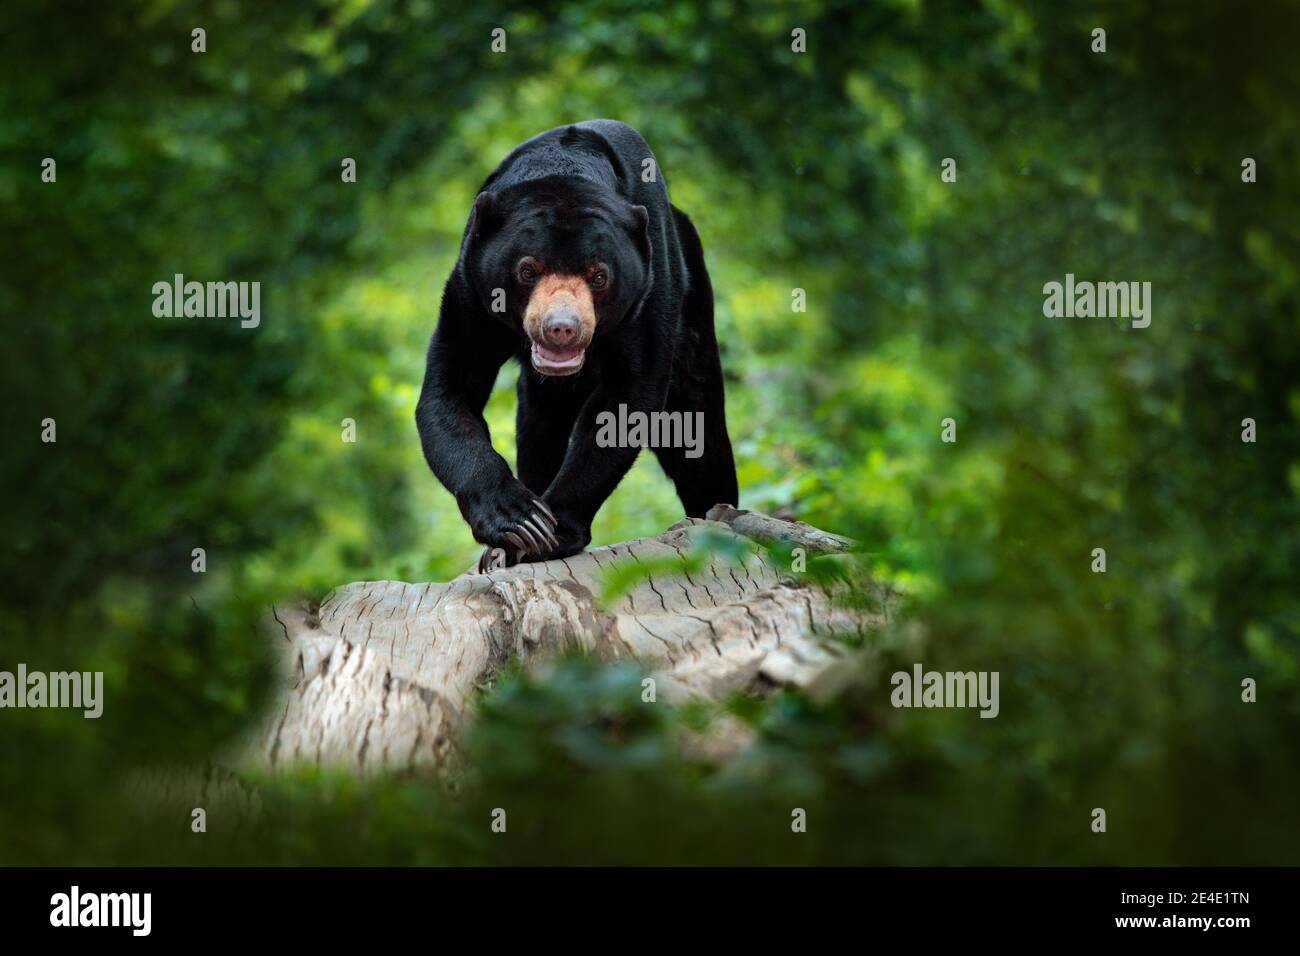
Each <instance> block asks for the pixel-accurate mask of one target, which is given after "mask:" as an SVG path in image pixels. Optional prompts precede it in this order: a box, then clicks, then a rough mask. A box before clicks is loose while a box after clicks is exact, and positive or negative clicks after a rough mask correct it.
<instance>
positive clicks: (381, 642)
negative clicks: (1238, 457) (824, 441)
mask: <svg viewBox="0 0 1300 956" xmlns="http://www.w3.org/2000/svg"><path fill="white" fill-rule="evenodd" d="M724 507H726V506H719V508H715V509H713V510H712V511H710V517H711V518H715V517H716V518H720V519H721V520H720V521H712V520H711V521H700V520H696V519H685V520H683V521H680V522H678V523H677V524H675V525H673V526H672V527H671V528H669V529H668V530H667V531H666V532H664V533H663V534H661V535H659V536H657V537H653V538H639V539H637V540H634V541H628V542H624V543H622V544H617V545H612V546H609V547H603V548H595V549H592V550H589V551H587V552H585V553H583V554H579V555H574V556H573V557H570V558H565V559H562V560H554V561H548V562H545V563H537V564H521V565H517V566H516V567H513V568H508V569H505V570H499V571H491V572H489V573H486V574H475V573H465V574H462V575H460V576H459V577H457V578H455V579H453V580H452V581H450V582H447V583H446V584H407V583H404V582H401V581H368V582H359V583H355V584H348V585H345V586H343V587H340V588H337V589H336V590H334V591H333V592H332V593H331V594H330V595H329V596H328V597H327V598H326V600H325V601H324V603H322V604H321V605H320V607H319V608H312V607H309V606H306V605H295V606H286V607H278V608H276V609H275V610H274V621H273V624H272V628H271V630H272V631H273V633H274V634H275V635H276V639H277V641H278V643H279V644H280V648H281V650H282V651H283V654H284V663H285V666H286V670H287V672H288V683H289V686H288V687H287V688H286V690H285V692H284V695H283V698H282V700H281V701H280V703H279V706H278V709H277V711H276V713H275V715H274V717H273V719H272V720H270V721H269V722H268V725H267V727H266V728H265V730H264V732H263V733H262V734H261V735H260V737H259V739H258V741H257V742H256V747H255V749H256V759H257V760H258V761H259V762H260V763H262V764H263V765H264V766H268V767H269V768H271V769H276V768H280V767H284V766H287V765H291V764H294V763H313V764H320V765H329V766H344V767H350V768H353V769H355V770H358V771H360V772H362V773H368V772H373V771H377V770H396V769H414V768H431V767H437V766H439V765H441V764H443V763H444V762H445V761H446V759H447V758H448V756H450V754H451V753H452V750H453V748H454V747H455V744H456V739H457V737H458V735H459V733H460V730H461V727H462V724H463V722H464V719H465V714H466V712H467V709H468V705H469V703H470V701H471V699H472V697H473V695H474V693H475V691H476V688H478V687H479V686H481V685H482V684H484V683H485V682H488V681H490V680H491V679H492V677H493V676H494V675H495V674H496V673H497V672H499V671H500V670H501V668H502V667H504V666H505V665H506V664H507V663H509V662H510V661H512V660H516V659H519V660H523V661H525V662H532V661H538V660H544V659H545V658H547V657H549V656H553V655H555V654H557V653H559V652H562V651H564V650H569V649H576V650H582V651H585V652H588V653H591V654H594V655H596V656H597V657H599V658H602V659H607V660H624V659H628V658H632V659H635V660H637V661H639V662H641V663H642V664H643V665H644V666H645V667H646V668H647V669H648V670H649V671H650V672H651V676H653V677H654V678H655V680H656V684H657V696H658V700H660V701H664V702H668V703H678V702H681V701H684V700H686V699H689V698H692V697H702V698H706V699H710V700H717V699H719V698H721V697H723V696H724V695H726V694H728V693H730V692H732V691H736V690H755V689H770V688H773V687H780V686H800V687H808V686H811V685H812V684H813V683H814V682H815V681H817V680H818V679H819V677H821V676H822V675H824V674H826V673H827V672H828V671H831V670H833V668H834V665H835V664H836V662H837V659H838V658H839V657H841V656H842V654H843V650H842V643H841V642H840V641H837V640H836V639H835V638H836V636H837V635H839V636H841V637H842V636H843V635H845V634H854V633H860V632H862V631H866V630H872V629H876V628H879V627H880V626H882V625H883V624H884V623H885V617H884V613H887V608H886V612H884V613H868V612H866V611H864V610H863V609H862V608H860V607H851V606H847V604H846V602H843V601H835V600H833V594H832V592H830V591H827V590H824V589H822V588H820V587H816V586H813V585H812V584H809V583H807V582H801V581H799V580H797V579H796V576H795V575H794V574H792V573H790V572H783V571H780V570H778V569H777V568H774V567H773V566H772V565H771V563H770V559H769V558H768V557H767V556H766V555H763V554H761V553H754V554H751V555H750V556H749V557H747V558H746V560H745V561H744V563H743V564H734V563H731V562H729V561H727V560H726V559H724V558H721V557H718V558H716V559H715V560H714V561H713V562H712V563H710V564H707V565H706V566H705V567H704V568H703V569H701V570H699V571H694V572H691V573H689V574H683V573H681V572H680V571H678V572H674V573H672V574H668V573H655V574H653V575H651V576H650V577H648V578H646V579H644V580H643V581H641V582H640V583H638V585H637V586H636V587H635V588H633V589H632V590H631V591H629V592H628V593H626V594H625V595H623V596H622V597H621V598H619V599H617V600H616V601H615V602H614V603H613V605H612V606H610V607H608V608H602V607H601V606H600V605H599V603H598V602H597V600H596V597H595V595H597V594H599V593H600V590H601V585H602V576H603V574H604V572H605V571H606V570H607V569H608V568H609V567H610V566H612V565H613V564H614V563H615V562H620V561H638V562H639V561H645V560H648V559H660V558H663V557H672V556H674V555H680V556H682V557H685V556H686V555H687V554H688V553H689V551H690V546H691V542H690V537H689V535H690V533H691V530H692V529H693V528H698V527H711V528H714V529H715V530H718V531H720V532H723V533H735V532H736V531H739V532H742V533H748V534H752V536H753V537H754V538H755V539H756V540H762V541H771V540H775V539H776V538H784V539H786V540H790V541H792V543H795V544H796V545H800V546H803V547H805V548H807V549H808V551H809V553H810V555H816V554H822V553H828V552H836V553H837V552H841V551H843V550H846V549H847V548H849V547H852V542H851V541H849V540H848V539H846V538H841V537H839V536H836V535H829V534H827V533H826V532H822V531H819V530H818V529H816V528H812V527H811V526H809V525H804V524H802V523H799V522H785V521H781V520H780V519H776V518H770V517H767V516H766V515H757V514H755V513H753V512H740V511H736V509H734V508H732V509H728V510H727V511H722V510H720V509H722V508H724ZM760 519H761V520H760Z"/></svg>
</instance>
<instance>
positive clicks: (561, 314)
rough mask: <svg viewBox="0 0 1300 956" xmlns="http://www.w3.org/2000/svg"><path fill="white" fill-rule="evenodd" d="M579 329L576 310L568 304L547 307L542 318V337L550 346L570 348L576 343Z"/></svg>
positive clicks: (579, 324) (579, 322) (580, 324)
mask: <svg viewBox="0 0 1300 956" xmlns="http://www.w3.org/2000/svg"><path fill="white" fill-rule="evenodd" d="M581 330H582V322H581V321H580V320H579V318H578V310H577V309H575V308H572V307H570V306H568V305H561V306H557V307H556V308H553V309H548V310H547V312H546V315H545V316H544V317H543V318H542V339H543V340H544V341H545V343H546V344H547V345H549V346H551V348H556V349H568V348H572V347H573V346H574V345H575V344H576V343H577V341H578V334H579V333H580V332H581Z"/></svg>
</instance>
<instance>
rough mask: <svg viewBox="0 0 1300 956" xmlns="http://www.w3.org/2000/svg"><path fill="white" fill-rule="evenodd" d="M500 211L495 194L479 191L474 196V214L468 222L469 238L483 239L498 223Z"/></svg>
mask: <svg viewBox="0 0 1300 956" xmlns="http://www.w3.org/2000/svg"><path fill="white" fill-rule="evenodd" d="M500 220H501V211H500V207H499V206H498V204H497V194H496V193H493V192H481V193H479V194H478V195H477V196H475V197H474V214H473V216H472V217H471V219H470V222H469V234H470V236H471V238H474V239H483V238H485V237H486V236H488V235H489V234H490V233H491V232H492V231H493V230H495V229H496V227H497V226H498V225H500Z"/></svg>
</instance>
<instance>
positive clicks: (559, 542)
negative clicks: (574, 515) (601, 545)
mask: <svg viewBox="0 0 1300 956" xmlns="http://www.w3.org/2000/svg"><path fill="white" fill-rule="evenodd" d="M553 537H554V538H555V542H554V543H553V544H552V545H551V547H550V549H549V550H548V551H545V552H543V553H541V554H537V553H529V554H521V555H520V556H519V557H518V559H517V560H518V561H522V562H524V563H528V562H535V561H550V560H553V559H555V558H567V557H568V556H569V555H571V554H579V553H580V552H581V551H582V550H583V549H584V548H585V547H587V545H589V544H591V525H590V524H588V523H586V522H583V521H578V520H575V519H571V518H569V517H568V516H567V515H565V514H564V512H562V511H561V512H559V513H558V514H557V515H556V524H555V531H554V533H553Z"/></svg>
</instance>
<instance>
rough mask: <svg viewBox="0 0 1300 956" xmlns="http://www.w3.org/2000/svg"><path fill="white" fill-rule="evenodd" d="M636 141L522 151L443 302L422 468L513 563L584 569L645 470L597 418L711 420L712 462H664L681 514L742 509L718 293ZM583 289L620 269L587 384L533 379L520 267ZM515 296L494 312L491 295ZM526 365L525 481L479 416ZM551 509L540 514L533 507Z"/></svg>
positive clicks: (607, 136)
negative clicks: (543, 268) (595, 526)
mask: <svg viewBox="0 0 1300 956" xmlns="http://www.w3.org/2000/svg"><path fill="white" fill-rule="evenodd" d="M646 159H653V154H652V153H651V151H650V148H649V146H647V145H646V143H645V140H643V139H642V138H641V136H640V134H639V133H637V132H636V130H634V129H632V128H631V127H630V126H627V125H626V124H624V123H619V122H615V121H612V120H591V121H588V122H585V123H579V124H576V125H574V126H565V127H558V128H556V129H552V130H549V131H547V132H545V133H542V134H540V135H538V136H535V137H533V138H532V139H529V140H527V141H526V142H524V143H522V144H521V145H519V146H518V147H516V148H515V149H514V151H513V152H511V153H510V155H509V156H507V157H506V158H505V160H504V161H502V163H501V165H500V166H498V167H497V169H496V170H495V171H494V172H493V173H492V175H491V176H489V177H488V178H487V181H486V182H484V184H483V186H482V188H481V189H480V192H479V195H478V197H477V198H476V200H475V203H474V208H473V210H472V211H471V214H470V219H469V222H468V223H467V225H466V227H465V234H464V236H463V238H462V241H461V250H460V258H459V260H458V261H457V263H456V267H455V269H454V270H453V271H452V274H451V276H450V278H448V280H447V285H446V288H445V290H444V292H443V298H442V311H441V314H440V315H439V318H438V326H437V328H436V330H435V331H434V333H433V338H432V340H431V341H430V343H429V353H428V365H427V369H426V372H425V376H424V386H423V390H422V391H421V394H420V401H419V404H418V405H417V407H416V412H415V419H416V424H417V427H418V428H419V431H420V441H421V444H422V445H423V448H424V455H425V458H426V460H427V461H428V463H429V467H430V468H431V469H432V470H433V473H434V474H435V475H436V476H437V478H438V480H439V481H441V482H442V483H443V485H445V486H446V488H447V489H448V490H449V491H450V492H451V493H452V494H453V495H455V496H456V502H457V504H458V505H459V507H460V511H461V514H462V515H463V516H464V518H465V520H466V522H468V524H469V526H470V529H471V530H472V532H473V534H474V537H475V539H477V540H478V541H480V542H483V543H484V544H486V545H488V546H489V548H492V547H499V548H502V549H504V550H505V552H506V554H507V555H508V556H509V558H511V559H514V560H525V561H529V560H545V559H548V558H554V557H564V556H567V555H570V554H574V553H577V552H579V551H581V550H582V549H583V548H584V547H586V545H587V544H588V543H589V542H590V540H591V522H592V519H593V518H594V517H595V515H596V512H597V511H598V510H599V509H600V506H601V505H602V504H603V503H604V502H605V500H606V499H607V498H608V497H609V496H610V494H612V493H613V491H614V489H615V487H617V485H618V483H619V482H620V481H621V480H622V478H623V476H624V475H625V474H626V473H627V470H628V469H629V468H630V467H631V466H632V463H633V461H634V460H635V459H636V456H637V452H638V449H637V448H601V447H598V445H597V443H596V431H597V426H596V417H597V415H598V414H599V413H600V412H602V411H611V412H614V411H617V409H618V406H619V404H620V403H623V404H626V405H627V408H628V410H629V411H634V410H639V411H644V412H653V411H665V410H666V411H681V412H692V413H693V412H697V411H700V412H703V413H704V425H705V431H704V438H703V455H702V456H701V457H699V458H695V459H691V458H687V457H686V455H685V453H684V450H683V449H681V448H668V449H662V448H661V449H655V453H656V455H657V457H658V459H659V462H660V464H661V465H662V466H663V469H664V471H665V472H666V473H667V474H668V476H669V477H670V478H671V479H672V480H673V482H674V484H675V486H676V489H677V494H678V497H679V498H680V499H681V501H682V506H683V507H684V508H685V511H686V514H687V515H690V516H693V517H703V516H704V513H705V511H706V510H707V509H708V508H710V507H712V506H713V505H714V504H717V503H719V502H727V503H731V504H735V503H736V500H737V488H736V470H735V463H734V461H733V459H732V452H731V441H730V439H729V437H728V435H727V425H726V416H725V412H724V408H723V381H722V366H721V362H720V360H719V356H718V343H717V338H716V336H715V333H714V328H713V290H712V287H711V285H710V283H709V274H708V272H707V270H706V269H705V266H704V251H703V248H702V247H701V245H700V239H699V236H698V235H697V234H696V231H695V227H694V226H693V225H692V224H691V222H690V220H689V219H687V217H686V215H685V214H684V213H682V212H681V211H680V210H678V209H676V208H675V207H673V206H672V205H671V204H670V203H669V201H668V192H667V189H666V184H665V182H664V179H663V175H662V171H660V170H658V168H657V167H658V164H657V162H656V163H655V169H656V175H655V177H654V181H652V182H644V181H643V178H642V170H643V168H644V166H643V161H644V160H646ZM528 255H533V256H537V257H538V258H539V259H541V260H542V261H543V262H546V263H548V264H551V265H555V266H556V267H557V268H561V269H562V271H565V272H576V273H578V274H581V272H582V270H583V269H584V268H585V267H586V266H587V265H588V264H589V263H590V262H591V261H594V260H600V261H603V262H607V263H610V264H611V266H612V269H611V271H612V276H613V278H612V281H611V282H610V283H609V288H608V289H607V290H605V291H603V292H602V293H600V294H599V295H598V296H596V297H595V300H596V309H595V312H596V316H597V324H596V330H595V335H594V338H592V340H591V343H590V346H589V347H588V349H587V352H586V359H585V363H584V365H583V367H582V369H581V371H580V372H578V373H576V374H573V375H570V376H568V377H565V378H555V377H548V376H544V375H541V374H539V373H538V372H537V371H536V370H535V369H534V367H533V364H532V361H531V360H530V349H531V343H530V341H529V338H528V336H527V335H526V334H525V333H524V331H523V312H524V308H525V305H526V304H527V301H528V290H527V289H525V288H521V287H520V285H519V282H518V281H516V274H515V269H516V265H515V264H516V262H518V260H519V257H521V256H528ZM496 289H504V290H505V304H506V308H505V311H504V312H494V311H493V309H492V304H493V290H496ZM512 356H513V357H514V358H515V359H517V360H518V361H519V362H520V365H521V370H520V374H519V383H518V396H519V409H518V427H517V432H518V434H517V442H518V445H517V448H518V466H519V478H518V480H516V478H515V477H514V476H513V475H512V474H511V473H510V468H509V466H508V465H507V464H506V462H505V459H503V458H502V457H501V456H500V455H499V454H498V453H497V452H496V451H495V450H494V449H493V447H492V444H491V441H490V438H489V435H488V428H487V424H486V423H485V422H484V420H483V407H484V405H485V404H486V402H487V399H488V395H489V393H490V392H491V389H492V385H493V382H494V380H495V378H496V374H497V371H498V369H499V368H500V367H501V365H502V363H504V362H505V361H506V360H507V359H508V358H510V357H512ZM538 498H540V499H541V500H542V502H543V505H542V506H541V507H539V506H538V504H537V499H538Z"/></svg>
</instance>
